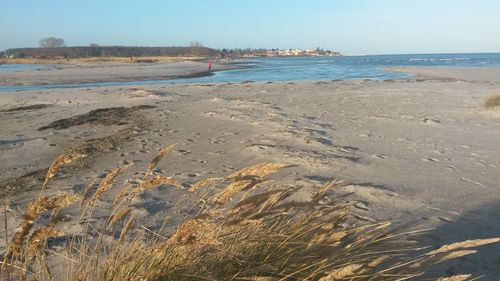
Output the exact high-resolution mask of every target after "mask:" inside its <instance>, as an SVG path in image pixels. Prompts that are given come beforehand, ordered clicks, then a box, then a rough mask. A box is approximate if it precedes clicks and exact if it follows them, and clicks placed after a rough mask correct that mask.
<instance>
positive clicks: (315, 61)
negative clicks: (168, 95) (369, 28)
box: [0, 53, 500, 91]
mask: <svg viewBox="0 0 500 281" xmlns="http://www.w3.org/2000/svg"><path fill="white" fill-rule="evenodd" d="M221 61H222V62H224V60H221ZM236 62H237V64H238V65H239V66H241V68H240V69H236V70H227V71H217V72H214V75H212V76H207V77H196V78H187V79H175V80H147V81H128V82H100V83H85V84H61V85H40V86H0V91H26V90H43V89H58V88H87V87H100V86H130V85H153V84H172V83H229V82H231V83H238V82H243V81H256V82H265V81H266V82H267V81H297V80H299V81H300V80H351V79H391V78H403V77H407V76H408V74H405V73H402V72H394V71H390V70H389V68H397V67H407V66H424V67H500V53H492V54H423V55H376V56H375V55H370V56H341V57H272V58H248V59H239V60H237V61H236ZM34 66H35V65H14V66H13V65H10V66H9V65H0V72H2V71H20V70H23V69H33V68H42V67H44V66H41V65H36V67H34Z"/></svg>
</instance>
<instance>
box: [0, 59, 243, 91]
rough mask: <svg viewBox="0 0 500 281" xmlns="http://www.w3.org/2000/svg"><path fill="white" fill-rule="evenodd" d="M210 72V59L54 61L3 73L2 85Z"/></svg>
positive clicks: (217, 67)
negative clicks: (126, 61) (69, 62)
mask: <svg viewBox="0 0 500 281" xmlns="http://www.w3.org/2000/svg"><path fill="white" fill-rule="evenodd" d="M234 68H236V67H235V66H234V65H231V64H217V63H214V64H213V67H212V70H213V71H218V70H228V69H234ZM207 75H210V72H208V66H207V63H206V62H200V61H181V62H157V63H134V64H123V63H106V64H91V63H86V64H80V65H71V64H67V65H53V66H51V67H48V68H44V67H40V68H39V69H35V70H27V71H15V72H4V73H0V86H12V85H47V84H77V83H78V84H81V83H97V82H118V81H120V82H125V81H141V80H167V79H175V78H188V77H200V76H207Z"/></svg>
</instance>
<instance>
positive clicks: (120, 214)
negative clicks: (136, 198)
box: [108, 208, 132, 227]
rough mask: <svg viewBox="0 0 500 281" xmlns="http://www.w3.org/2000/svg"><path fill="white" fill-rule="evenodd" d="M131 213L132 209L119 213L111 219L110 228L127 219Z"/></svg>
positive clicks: (125, 209)
mask: <svg viewBox="0 0 500 281" xmlns="http://www.w3.org/2000/svg"><path fill="white" fill-rule="evenodd" d="M131 211H132V209H131V208H124V209H120V210H119V211H118V212H116V213H115V214H114V215H112V216H111V218H110V219H109V223H108V227H111V226H113V225H114V224H115V223H117V222H118V221H120V220H122V219H123V218H125V217H126V216H127V215H128V214H129V213H130V212H131Z"/></svg>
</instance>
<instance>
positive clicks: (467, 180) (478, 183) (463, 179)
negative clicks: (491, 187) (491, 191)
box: [460, 178, 483, 187]
mask: <svg viewBox="0 0 500 281" xmlns="http://www.w3.org/2000/svg"><path fill="white" fill-rule="evenodd" d="M460 179H461V180H462V181H464V182H468V183H472V184H475V185H477V186H481V187H482V186H483V184H482V183H480V182H477V181H473V180H471V179H469V178H460Z"/></svg>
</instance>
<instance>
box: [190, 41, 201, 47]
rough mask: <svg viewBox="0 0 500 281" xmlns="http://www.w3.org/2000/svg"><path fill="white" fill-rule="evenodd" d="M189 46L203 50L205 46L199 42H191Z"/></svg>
mask: <svg viewBox="0 0 500 281" xmlns="http://www.w3.org/2000/svg"><path fill="white" fill-rule="evenodd" d="M189 46H190V47H197V48H201V47H204V46H203V44H202V43H201V42H199V41H191V42H190V43H189Z"/></svg>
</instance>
